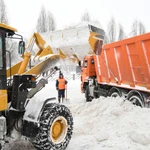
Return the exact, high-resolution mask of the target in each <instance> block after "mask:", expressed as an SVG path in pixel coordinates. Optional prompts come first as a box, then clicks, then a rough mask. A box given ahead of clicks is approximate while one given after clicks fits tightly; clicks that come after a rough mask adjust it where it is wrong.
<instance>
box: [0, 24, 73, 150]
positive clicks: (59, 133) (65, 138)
mask: <svg viewBox="0 0 150 150" xmlns="http://www.w3.org/2000/svg"><path fill="white" fill-rule="evenodd" d="M16 32H17V30H16V29H15V28H12V27H10V26H8V25H5V24H0V141H1V140H3V141H5V140H6V139H7V137H12V138H16V136H17V138H18V137H21V136H23V137H25V138H26V139H29V140H30V141H31V142H32V143H33V144H34V146H35V148H37V149H39V150H50V149H53V150H64V149H66V147H67V145H68V144H69V142H70V139H71V136H72V132H73V118H72V115H71V112H70V110H69V109H68V108H67V107H66V106H64V105H59V104H57V103H54V102H52V101H53V100H55V98H47V99H45V100H41V101H38V100H36V99H32V97H33V96H34V95H35V94H36V93H37V92H38V91H39V90H41V89H42V88H43V87H44V86H45V83H46V81H47V78H48V77H50V75H51V74H53V73H54V72H55V71H57V69H58V68H57V67H53V70H52V71H51V73H50V75H49V76H48V77H46V78H45V79H44V80H41V81H40V82H38V83H37V81H36V80H37V76H36V75H39V74H40V73H42V72H43V71H44V70H46V67H47V66H49V65H51V67H52V66H53V65H52V64H53V63H54V62H55V61H56V60H57V59H58V54H53V53H52V50H51V48H50V47H46V48H45V47H43V45H44V41H42V39H40V36H38V34H34V35H33V37H32V39H31V41H30V42H29V43H30V44H29V46H28V48H27V49H26V50H25V43H24V41H23V38H22V36H21V35H19V34H16ZM6 38H11V39H17V40H19V42H18V50H19V53H20V54H22V57H23V61H21V62H19V63H17V64H16V65H14V66H11V65H10V68H9V69H7V64H6V55H9V56H10V53H9V52H8V51H7V49H6ZM38 41H41V43H38ZM34 42H36V44H37V45H38V46H39V51H38V53H37V56H38V60H39V59H41V58H43V60H41V62H40V63H37V65H36V66H34V67H32V66H30V68H29V69H27V64H28V62H29V60H30V57H31V56H30V54H31V52H30V51H31V49H32V46H33V43H34ZM7 53H8V54H7ZM9 58H10V59H9V60H7V61H8V62H9V64H11V57H9ZM34 59H36V58H34ZM14 130H15V133H17V135H16V134H15V136H14V135H13V133H14V132H13V131H14Z"/></svg>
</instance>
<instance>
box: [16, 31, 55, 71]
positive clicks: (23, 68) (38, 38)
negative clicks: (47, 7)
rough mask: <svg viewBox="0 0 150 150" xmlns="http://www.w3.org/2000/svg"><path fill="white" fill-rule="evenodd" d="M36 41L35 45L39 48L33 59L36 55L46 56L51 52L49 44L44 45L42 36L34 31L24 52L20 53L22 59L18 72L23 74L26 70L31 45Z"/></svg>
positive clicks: (31, 48)
mask: <svg viewBox="0 0 150 150" xmlns="http://www.w3.org/2000/svg"><path fill="white" fill-rule="evenodd" d="M35 43H36V45H37V47H38V48H39V50H38V52H37V53H36V55H35V57H34V59H35V58H36V57H38V58H40V57H42V56H46V55H48V54H53V51H52V49H51V47H50V46H47V47H45V43H46V42H45V41H44V40H43V38H42V37H41V36H40V34H39V33H34V34H33V35H32V36H31V38H30V40H29V43H28V45H27V48H26V50H25V52H23V53H22V57H23V61H22V63H21V66H20V67H19V71H18V74H23V73H24V72H25V71H26V68H27V65H28V63H29V61H30V58H31V52H32V50H33V46H34V44H35Z"/></svg>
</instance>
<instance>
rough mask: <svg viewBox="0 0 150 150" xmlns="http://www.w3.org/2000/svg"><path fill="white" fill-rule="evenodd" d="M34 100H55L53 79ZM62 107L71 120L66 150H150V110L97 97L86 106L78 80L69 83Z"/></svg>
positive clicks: (116, 100) (55, 91)
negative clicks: (65, 100) (66, 109)
mask: <svg viewBox="0 0 150 150" xmlns="http://www.w3.org/2000/svg"><path fill="white" fill-rule="evenodd" d="M35 97H37V98H42V99H44V98H47V97H57V90H56V88H55V80H54V81H49V84H47V85H46V87H45V88H44V89H43V90H42V91H41V92H39V93H38V94H37V95H36V96H35ZM67 99H69V104H68V103H66V104H65V105H66V106H67V107H68V108H69V109H70V110H71V112H72V115H73V119H74V130H73V136H72V139H71V141H70V143H69V145H68V147H67V150H127V149H128V150H149V149H150V130H149V128H150V117H149V114H150V109H146V108H140V107H136V106H134V105H132V104H131V103H130V102H128V101H123V100H121V99H119V98H103V97H101V98H99V99H95V100H93V101H92V102H89V103H86V102H85V97H84V94H82V93H81V92H80V79H76V80H69V81H68V86H67Z"/></svg>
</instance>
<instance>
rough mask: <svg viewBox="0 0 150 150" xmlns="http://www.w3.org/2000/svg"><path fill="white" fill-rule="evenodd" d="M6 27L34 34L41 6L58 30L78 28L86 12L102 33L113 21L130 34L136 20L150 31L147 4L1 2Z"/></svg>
mask: <svg viewBox="0 0 150 150" xmlns="http://www.w3.org/2000/svg"><path fill="white" fill-rule="evenodd" d="M4 1H5V4H6V10H7V15H8V20H9V24H10V25H11V26H13V27H14V28H17V29H18V31H19V32H20V33H24V34H30V33H33V32H34V31H36V30H35V27H36V23H37V19H38V17H39V13H40V11H41V7H42V6H44V7H45V9H46V11H50V12H51V13H52V14H53V16H54V18H55V21H56V25H57V29H63V28H65V27H67V26H70V25H74V24H78V23H79V22H80V20H81V17H82V15H83V14H84V13H85V12H88V13H89V14H90V17H91V19H92V20H98V21H99V22H100V24H101V26H102V28H103V29H105V30H106V29H107V26H108V23H109V21H110V19H111V18H112V17H113V18H114V19H115V21H116V24H119V23H120V24H121V25H122V26H123V28H124V30H125V32H126V34H130V32H131V31H132V30H131V25H132V23H133V21H134V20H135V19H137V20H139V21H141V22H142V23H143V24H144V26H145V27H146V31H147V32H149V31H150V21H149V15H150V9H149V6H150V1H149V0H13V1H12V0H4Z"/></svg>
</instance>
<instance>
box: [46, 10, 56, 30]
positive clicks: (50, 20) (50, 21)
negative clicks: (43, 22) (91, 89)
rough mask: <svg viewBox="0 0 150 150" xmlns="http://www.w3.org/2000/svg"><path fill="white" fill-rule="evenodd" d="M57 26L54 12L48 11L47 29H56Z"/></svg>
mask: <svg viewBox="0 0 150 150" xmlns="http://www.w3.org/2000/svg"><path fill="white" fill-rule="evenodd" d="M55 28H56V23H55V19H54V17H53V14H52V13H51V12H50V11H49V12H48V13H47V31H54V30H55Z"/></svg>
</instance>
